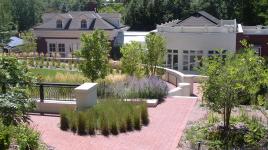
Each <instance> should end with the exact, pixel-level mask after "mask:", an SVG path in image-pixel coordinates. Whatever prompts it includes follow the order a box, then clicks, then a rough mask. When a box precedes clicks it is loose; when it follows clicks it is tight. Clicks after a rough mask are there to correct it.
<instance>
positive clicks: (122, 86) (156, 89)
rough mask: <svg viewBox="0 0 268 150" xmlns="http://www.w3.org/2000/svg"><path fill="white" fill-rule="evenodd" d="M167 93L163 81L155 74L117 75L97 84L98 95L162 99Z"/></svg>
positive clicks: (104, 96) (102, 96)
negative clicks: (138, 76)
mask: <svg viewBox="0 0 268 150" xmlns="http://www.w3.org/2000/svg"><path fill="white" fill-rule="evenodd" d="M167 94H168V87H167V84H166V83H165V81H163V80H161V79H159V78H158V77H156V76H150V77H144V78H137V77H128V78H126V77H124V76H121V78H120V77H118V80H116V81H113V80H112V81H111V80H102V81H100V82H99V86H98V97H100V98H107V97H109V98H110V97H113V98H120V99H136V98H141V99H159V100H163V99H164V98H165V97H166V96H167Z"/></svg>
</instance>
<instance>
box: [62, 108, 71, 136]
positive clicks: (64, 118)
mask: <svg viewBox="0 0 268 150" xmlns="http://www.w3.org/2000/svg"><path fill="white" fill-rule="evenodd" d="M68 122H69V120H68V110H67V109H64V110H62V111H61V112H60V129H61V130H64V131H66V130H68V129H69V124H68Z"/></svg>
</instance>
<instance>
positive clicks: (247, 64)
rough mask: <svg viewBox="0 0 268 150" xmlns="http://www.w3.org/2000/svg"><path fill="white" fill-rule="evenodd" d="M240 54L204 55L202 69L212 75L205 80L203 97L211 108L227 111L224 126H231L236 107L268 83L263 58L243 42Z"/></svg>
mask: <svg viewBox="0 0 268 150" xmlns="http://www.w3.org/2000/svg"><path fill="white" fill-rule="evenodd" d="M243 45H244V46H245V48H244V50H243V51H242V52H241V53H239V54H234V53H229V54H227V56H226V57H222V55H221V54H222V53H220V54H219V55H214V56H212V57H208V58H204V59H203V60H202V66H201V67H200V72H201V73H202V74H203V75H206V76H208V78H207V79H206V80H204V81H203V83H202V89H203V98H204V99H205V100H206V101H207V105H208V107H209V108H210V109H211V110H213V111H216V112H219V113H221V114H223V121H224V129H225V130H226V131H227V130H228V129H229V126H230V117H231V112H232V109H233V108H234V107H236V106H239V105H240V104H241V102H243V101H244V99H246V98H250V99H251V100H254V99H255V97H256V93H257V92H258V91H259V89H260V87H261V85H263V84H266V83H267V69H266V67H265V65H264V60H263V58H262V57H260V56H257V55H256V54H255V51H254V50H252V49H251V47H250V46H249V45H248V44H246V43H245V42H243Z"/></svg>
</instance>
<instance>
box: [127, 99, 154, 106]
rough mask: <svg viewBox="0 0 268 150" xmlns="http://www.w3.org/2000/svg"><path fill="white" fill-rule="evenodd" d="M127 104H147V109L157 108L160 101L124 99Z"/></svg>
mask: <svg viewBox="0 0 268 150" xmlns="http://www.w3.org/2000/svg"><path fill="white" fill-rule="evenodd" d="M124 101H126V102H130V103H133V104H140V103H142V102H146V104H147V107H156V106H157V105H158V99H124Z"/></svg>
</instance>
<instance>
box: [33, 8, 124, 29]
mask: <svg viewBox="0 0 268 150" xmlns="http://www.w3.org/2000/svg"><path fill="white" fill-rule="evenodd" d="M42 18H43V23H42V24H40V25H38V26H36V27H35V29H52V30H94V29H103V30H113V29H120V28H123V27H125V26H124V25H122V24H120V19H121V15H120V14H117V13H111V14H110V13H100V14H98V13H96V12H94V11H73V12H69V13H63V14H62V13H46V14H44V15H43V17H42ZM58 19H61V20H62V22H63V29H57V28H56V20H58ZM82 20H86V21H87V28H86V29H81V21H82Z"/></svg>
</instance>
